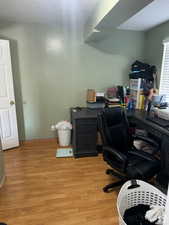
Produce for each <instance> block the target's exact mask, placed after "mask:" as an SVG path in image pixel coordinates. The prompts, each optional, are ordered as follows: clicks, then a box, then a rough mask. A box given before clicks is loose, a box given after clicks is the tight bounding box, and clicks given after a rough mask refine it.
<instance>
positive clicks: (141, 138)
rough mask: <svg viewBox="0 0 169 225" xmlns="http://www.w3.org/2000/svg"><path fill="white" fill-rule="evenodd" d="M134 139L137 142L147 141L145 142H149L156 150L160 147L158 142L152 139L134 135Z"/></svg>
mask: <svg viewBox="0 0 169 225" xmlns="http://www.w3.org/2000/svg"><path fill="white" fill-rule="evenodd" d="M133 138H134V139H135V140H142V141H145V142H147V143H149V144H151V145H153V146H154V147H156V148H158V147H159V144H158V143H157V142H156V141H154V140H152V139H151V138H148V137H144V136H141V135H133Z"/></svg>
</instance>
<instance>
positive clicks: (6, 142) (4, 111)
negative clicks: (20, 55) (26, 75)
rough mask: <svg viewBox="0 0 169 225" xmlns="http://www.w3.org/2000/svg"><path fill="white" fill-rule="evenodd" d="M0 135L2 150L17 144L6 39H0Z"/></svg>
mask: <svg viewBox="0 0 169 225" xmlns="http://www.w3.org/2000/svg"><path fill="white" fill-rule="evenodd" d="M0 135H1V138H2V140H1V141H2V149H3V150H5V149H9V148H13V147H17V146H18V145H19V140H18V128H17V119H16V107H15V96H14V87H13V77H12V67H11V56H10V46H9V41H8V40H0Z"/></svg>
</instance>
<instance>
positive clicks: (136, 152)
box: [128, 150, 158, 162]
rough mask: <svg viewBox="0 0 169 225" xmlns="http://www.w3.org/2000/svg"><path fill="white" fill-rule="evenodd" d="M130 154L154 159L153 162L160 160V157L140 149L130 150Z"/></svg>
mask: <svg viewBox="0 0 169 225" xmlns="http://www.w3.org/2000/svg"><path fill="white" fill-rule="evenodd" d="M128 154H130V155H133V156H138V157H140V158H142V159H145V160H148V161H153V162H157V161H158V159H156V158H155V157H153V156H152V155H151V154H149V153H147V152H143V151H141V150H140V151H139V150H134V151H129V152H128Z"/></svg>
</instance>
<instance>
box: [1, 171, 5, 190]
mask: <svg viewBox="0 0 169 225" xmlns="http://www.w3.org/2000/svg"><path fill="white" fill-rule="evenodd" d="M4 183H5V174H4V175H3V177H2V179H1V181H0V188H1V187H2V186H3V185H4Z"/></svg>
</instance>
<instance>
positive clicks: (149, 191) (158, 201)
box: [117, 180, 166, 225]
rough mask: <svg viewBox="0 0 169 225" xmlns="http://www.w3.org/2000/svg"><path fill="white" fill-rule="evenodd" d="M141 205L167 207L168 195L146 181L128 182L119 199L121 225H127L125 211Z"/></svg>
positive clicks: (121, 190)
mask: <svg viewBox="0 0 169 225" xmlns="http://www.w3.org/2000/svg"><path fill="white" fill-rule="evenodd" d="M139 204H145V205H158V206H165V204H166V195H165V194H163V193H162V192H161V191H159V190H158V189H157V188H155V187H154V186H152V185H150V184H148V183H146V182H144V181H141V180H134V181H127V182H126V183H125V184H124V185H123V186H122V188H121V189H120V192H119V194H118V198H117V210H118V214H119V225H127V224H126V223H125V222H124V220H123V215H124V212H125V210H126V209H129V208H131V207H133V206H136V205H139Z"/></svg>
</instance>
